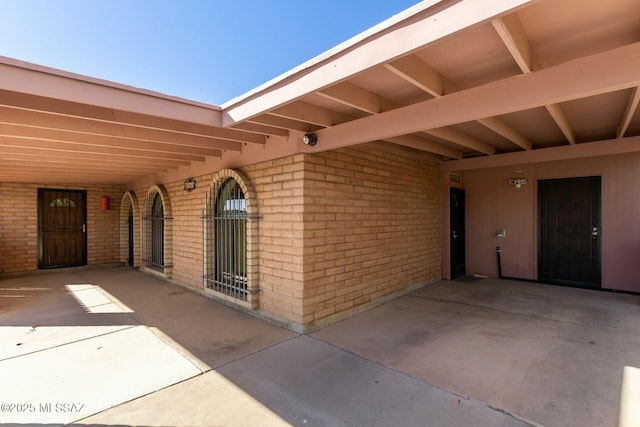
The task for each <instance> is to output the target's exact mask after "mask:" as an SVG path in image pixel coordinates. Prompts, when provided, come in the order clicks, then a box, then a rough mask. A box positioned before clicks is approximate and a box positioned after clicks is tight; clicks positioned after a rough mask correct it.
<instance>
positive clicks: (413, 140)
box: [383, 135, 462, 159]
mask: <svg viewBox="0 0 640 427" xmlns="http://www.w3.org/2000/svg"><path fill="white" fill-rule="evenodd" d="M383 141H386V142H391V143H392V144H396V145H402V146H404V147H410V148H415V149H416V150H420V151H427V152H429V153H434V154H439V155H441V156H444V157H446V158H450V159H460V158H462V151H460V150H456V149H455V148H449V147H446V146H444V145H442V144H438V143H437V142H433V141H429V140H428V139H424V138H420V137H419V136H415V135H400V136H394V137H392V138H386V139H384V140H383Z"/></svg>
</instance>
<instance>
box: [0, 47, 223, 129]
mask: <svg viewBox="0 0 640 427" xmlns="http://www.w3.org/2000/svg"><path fill="white" fill-rule="evenodd" d="M0 89H3V90H8V91H13V92H19V93H25V94H31V95H36V96H42V97H46V98H53V99H60V100H66V101H71V102H76V103H80V104H86V105H95V106H97V107H105V108H111V109H117V110H122V111H129V112H132V113H140V114H146V115H151V116H158V117H164V118H167V119H173V120H181V121H185V122H190V123H199V124H203V125H208V126H211V125H215V126H220V125H221V122H222V120H221V111H220V108H219V107H215V106H213V105H207V104H204V103H199V102H193V101H187V100H185V99H181V98H177V97H171V96H167V95H163V94H160V93H157V92H152V91H148V90H142V89H135V88H132V87H130V86H125V85H120V84H116V83H112V82H108V81H105V80H100V79H95V78H90V77H86V76H80V75H78V74H73V73H68V72H64V71H60V70H55V69H52V68H48V67H43V66H39V65H34V64H29V63H26V62H22V61H17V60H13V59H10V58H5V57H0Z"/></svg>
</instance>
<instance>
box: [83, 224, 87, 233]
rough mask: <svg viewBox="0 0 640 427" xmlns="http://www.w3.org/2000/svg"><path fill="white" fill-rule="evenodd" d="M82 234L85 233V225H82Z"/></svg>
mask: <svg viewBox="0 0 640 427" xmlns="http://www.w3.org/2000/svg"><path fill="white" fill-rule="evenodd" d="M82 232H83V233H86V232H87V224H82Z"/></svg>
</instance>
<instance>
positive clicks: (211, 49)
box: [0, 0, 419, 105]
mask: <svg viewBox="0 0 640 427" xmlns="http://www.w3.org/2000/svg"><path fill="white" fill-rule="evenodd" d="M418 2H419V1H418V0H318V1H309V0H226V1H223V0H0V55H2V56H8V57H11V58H15V59H20V60H23V61H27V62H33V63H36V64H40V65H46V66H49V67H53V68H59V69H62V70H66V71H71V72H75V73H79V74H85V75H89V76H92V77H98V78H102V79H106V80H111V81H115V82H118V83H123V84H128V85H131V86H135V87H142V88H146V89H151V90H155V91H159V92H163V93H167V94H170V95H176V96H181V97H184V98H188V99H193V100H198V101H204V102H208V103H212V104H217V105H219V104H222V103H224V102H226V101H229V100H231V99H232V98H234V97H236V96H240V95H242V94H243V93H245V92H247V91H249V90H251V89H253V88H255V87H256V86H259V85H260V84H262V83H265V82H267V81H268V80H270V79H272V78H274V77H276V76H278V75H280V74H282V73H284V72H286V71H288V70H290V69H291V68H294V67H296V66H297V65H299V64H301V63H303V62H305V61H307V60H309V59H311V58H313V57H314V56H316V55H318V54H320V53H322V52H324V51H326V50H328V49H330V48H332V47H334V46H336V45H338V44H340V43H342V42H343V41H345V40H347V39H349V38H351V37H352V36H354V35H356V34H359V33H361V32H362V31H364V30H366V29H368V28H369V27H371V26H373V25H375V24H378V23H380V22H382V21H384V20H385V19H387V18H389V17H391V16H392V15H394V14H396V13H398V12H400V11H402V10H404V9H406V8H408V7H410V6H412V5H414V4H416V3H418Z"/></svg>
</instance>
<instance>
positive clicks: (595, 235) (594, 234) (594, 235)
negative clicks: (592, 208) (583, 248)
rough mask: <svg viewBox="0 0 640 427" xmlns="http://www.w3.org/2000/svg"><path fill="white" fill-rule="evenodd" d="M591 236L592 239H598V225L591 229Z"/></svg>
mask: <svg viewBox="0 0 640 427" xmlns="http://www.w3.org/2000/svg"><path fill="white" fill-rule="evenodd" d="M591 238H592V239H597V238H598V227H593V228H592V229H591Z"/></svg>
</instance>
